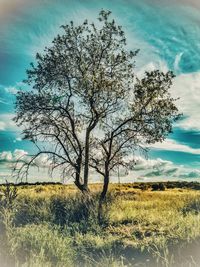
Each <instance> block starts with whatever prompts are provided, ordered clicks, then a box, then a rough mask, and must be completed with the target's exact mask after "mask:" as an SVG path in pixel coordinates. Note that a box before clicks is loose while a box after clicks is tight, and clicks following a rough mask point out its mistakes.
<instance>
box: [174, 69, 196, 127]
mask: <svg viewBox="0 0 200 267" xmlns="http://www.w3.org/2000/svg"><path fill="white" fill-rule="evenodd" d="M171 92H172V94H173V96H174V97H179V98H180V99H179V100H178V101H177V106H178V107H179V110H180V112H182V113H183V115H184V116H185V117H184V118H183V119H182V120H180V121H179V122H177V123H176V125H177V126H179V127H180V128H183V129H186V130H200V112H199V106H200V72H196V73H192V74H181V75H179V76H177V77H176V78H175V80H174V84H173V86H172V88H171Z"/></svg>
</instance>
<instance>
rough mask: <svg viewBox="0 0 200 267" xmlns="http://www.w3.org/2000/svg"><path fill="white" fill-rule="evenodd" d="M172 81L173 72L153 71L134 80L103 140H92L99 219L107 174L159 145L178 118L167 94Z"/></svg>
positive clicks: (106, 126)
mask: <svg viewBox="0 0 200 267" xmlns="http://www.w3.org/2000/svg"><path fill="white" fill-rule="evenodd" d="M173 77H174V75H173V73H172V72H167V73H166V74H164V73H162V72H160V71H158V70H156V71H152V72H146V73H145V76H144V78H143V79H141V80H139V79H136V82H135V84H134V88H133V90H132V91H131V92H130V90H129V89H127V90H126V92H125V94H124V98H123V99H121V109H120V110H118V109H116V110H115V112H113V113H112V116H107V120H106V121H104V123H103V126H102V132H103V133H101V135H102V137H101V138H96V139H95V140H94V142H93V153H94V154H93V157H91V161H90V166H91V167H93V168H94V169H95V170H96V171H97V172H98V173H100V174H101V175H102V176H103V178H104V183H103V189H102V192H101V195H100V200H99V219H100V216H101V213H102V203H103V201H104V200H105V197H106V193H107V190H108V185H109V179H110V173H111V172H112V171H113V170H114V169H115V168H116V167H119V166H120V165H122V166H123V167H127V166H126V165H127V162H125V158H126V157H127V156H129V155H130V154H133V153H135V151H137V150H140V149H142V150H146V149H147V145H149V144H153V143H155V142H162V141H163V140H164V139H165V138H166V136H167V135H168V134H169V133H170V132H171V131H172V123H173V122H174V121H176V120H177V119H178V118H179V116H180V114H178V109H177V107H176V105H175V101H176V99H173V98H172V96H171V94H170V92H169V89H170V87H171V85H172V79H173ZM95 150H96V151H98V153H95Z"/></svg>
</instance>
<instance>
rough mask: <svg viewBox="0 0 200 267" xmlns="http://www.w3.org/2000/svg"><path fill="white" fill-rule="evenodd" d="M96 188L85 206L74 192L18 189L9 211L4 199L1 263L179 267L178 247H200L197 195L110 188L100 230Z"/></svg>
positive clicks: (0, 223)
mask: <svg viewBox="0 0 200 267" xmlns="http://www.w3.org/2000/svg"><path fill="white" fill-rule="evenodd" d="M100 188H101V185H100V184H95V185H91V186H90V189H91V192H95V193H92V196H91V199H90V200H87V199H84V198H83V197H82V196H81V194H80V192H78V191H77V189H76V188H75V186H74V185H60V184H55V185H30V186H28V185H23V186H19V187H18V196H17V198H16V199H15V200H14V203H13V207H12V208H10V207H7V208H6V207H3V205H4V204H3V203H4V202H3V198H2V200H1V201H2V205H1V208H0V211H1V216H0V231H1V233H2V234H1V236H0V239H1V240H0V241H1V244H0V248H1V251H0V260H1V257H3V258H4V259H7V263H9V267H12V266H47V267H48V266H59V267H60V266H70V267H71V266H72V267H73V266H79V265H78V263H79V262H81V265H80V266H87V267H88V266H101V267H102V266H106V267H107V266H138V265H137V262H141V264H143V265H142V266H153V267H154V266H159V267H160V266H176V265H174V262H176V260H177V258H176V257H177V255H179V253H180V252H177V251H178V250H179V247H180V249H182V247H183V248H184V247H185V246H186V247H187V246H190V244H193V243H194V242H196V240H199V239H200V191H199V190H192V189H189V188H187V187H182V188H173V189H167V188H166V189H165V190H164V191H152V189H151V186H148V187H147V188H145V190H143V189H142V190H141V189H140V185H137V184H136V185H131V184H123V185H115V184H111V186H110V190H109V197H108V200H107V204H106V205H105V207H104V212H105V224H104V225H102V226H101V225H99V224H98V221H97V206H98V202H97V201H98V198H97V196H98V195H96V194H97V193H98V191H99V190H100ZM141 188H143V187H141ZM180 244H182V245H181V246H180ZM187 244H188V245H187ZM198 244H199V243H198ZM195 246H196V245H195ZM196 247H197V246H196ZM175 251H176V252H175ZM186 252H187V250H186ZM188 253H189V252H187V253H186V255H187V254H188ZM187 257H188V256H187ZM189 259H190V254H189ZM193 260H195V259H193ZM184 261H185V259H184ZM188 262H189V263H188V265H184V266H193V265H189V264H190V263H191V261H190V260H188ZM14 264H15V265H14ZM16 264H18V265H16ZM35 264H36V265H35ZM134 264H136V265H134ZM155 264H157V265H155ZM178 266H179V265H178ZM180 266H182V265H180Z"/></svg>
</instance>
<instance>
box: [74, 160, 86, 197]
mask: <svg viewBox="0 0 200 267" xmlns="http://www.w3.org/2000/svg"><path fill="white" fill-rule="evenodd" d="M76 163H77V167H76V174H75V181H74V184H75V185H76V186H77V187H78V189H79V190H80V191H81V192H82V193H84V194H85V193H88V192H89V190H88V188H87V187H85V185H84V184H83V183H82V182H81V164H82V158H81V157H79V158H78V159H77V162H76Z"/></svg>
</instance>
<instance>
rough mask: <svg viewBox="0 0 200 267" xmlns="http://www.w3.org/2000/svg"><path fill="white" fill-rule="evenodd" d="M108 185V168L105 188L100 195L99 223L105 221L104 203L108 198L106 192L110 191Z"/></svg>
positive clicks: (105, 176)
mask: <svg viewBox="0 0 200 267" xmlns="http://www.w3.org/2000/svg"><path fill="white" fill-rule="evenodd" d="M108 185H109V171H108V170H107V171H106V172H105V175H104V184H103V190H102V192H101V195H100V197H99V206H98V221H99V224H102V222H103V203H104V201H105V200H106V194H107V191H108Z"/></svg>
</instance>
